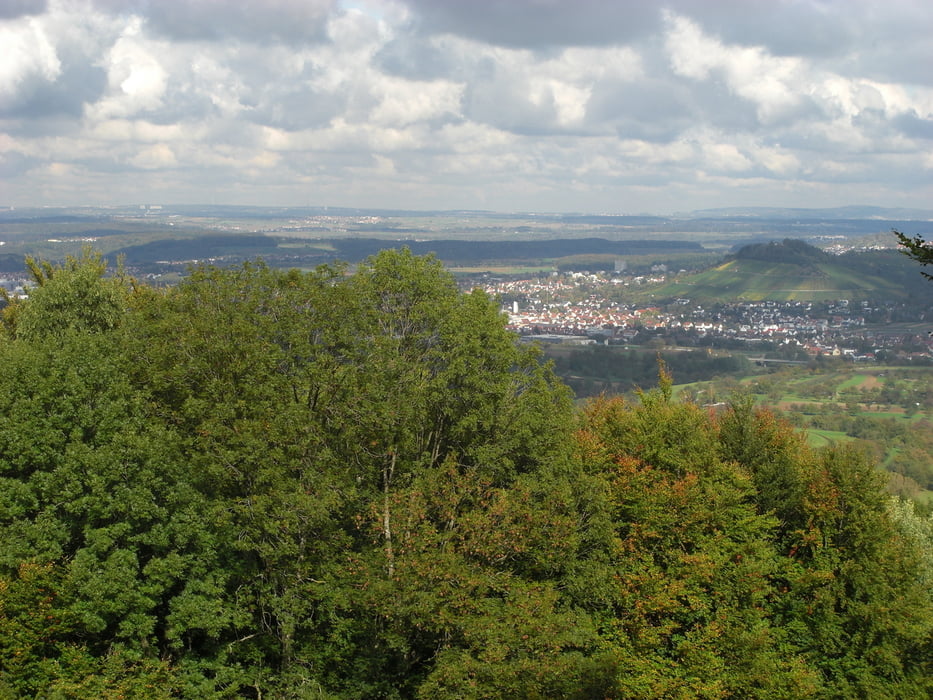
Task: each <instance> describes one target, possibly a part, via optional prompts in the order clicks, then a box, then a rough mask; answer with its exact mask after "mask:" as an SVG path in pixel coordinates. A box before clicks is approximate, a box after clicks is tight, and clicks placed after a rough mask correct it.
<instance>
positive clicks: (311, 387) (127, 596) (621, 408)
mask: <svg viewBox="0 0 933 700" xmlns="http://www.w3.org/2000/svg"><path fill="white" fill-rule="evenodd" d="M31 270H32V272H33V276H34V277H35V282H36V283H35V285H34V287H33V288H32V289H31V290H30V294H29V298H28V299H27V300H13V301H12V302H11V303H10V304H9V305H8V306H7V307H6V308H5V309H4V311H3V333H4V337H3V340H2V342H0V404H2V405H0V408H2V412H3V417H4V420H3V422H2V424H0V698H6V697H10V698H14V697H38V696H41V697H69V698H71V697H74V698H102V697H103V698H116V697H139V698H169V697H182V698H198V699H201V698H447V697H449V698H498V697H509V698H593V697H600V698H602V697H605V698H673V697H676V698H762V699H764V698H786V697H795V698H798V697H799V698H805V697H811V698H849V697H851V698H856V697H871V698H908V697H929V696H930V694H931V692H933V682H931V680H930V679H931V678H933V667H931V652H933V608H931V603H933V601H931V590H933V586H931V583H933V558H931V556H930V551H931V547H933V521H930V520H929V519H928V518H926V519H925V518H921V517H919V516H918V515H917V514H916V513H915V512H914V511H913V509H912V507H911V505H910V504H909V503H907V502H900V501H896V500H891V499H890V498H889V497H888V496H886V495H884V492H883V490H882V488H881V483H880V482H879V477H878V474H877V471H876V469H875V468H874V466H873V465H872V464H870V463H868V462H867V461H866V459H865V458H864V457H863V456H861V455H860V454H858V453H855V452H850V451H846V450H844V449H836V450H830V451H826V452H821V453H815V452H812V451H810V450H808V449H807V447H806V446H805V445H804V444H803V442H802V441H801V440H800V439H799V437H798V436H797V435H796V434H795V433H794V431H793V430H792V429H791V428H790V427H789V426H787V425H784V424H782V423H781V422H780V421H778V420H776V419H775V418H774V417H773V416H772V415H770V414H769V413H767V412H763V411H758V410H756V409H755V408H754V407H753V406H752V405H751V404H750V403H749V402H747V401H742V400H736V401H735V402H734V403H733V404H732V406H731V407H730V408H729V409H728V410H726V411H724V412H721V413H710V412H708V411H707V410H706V409H703V408H701V407H699V406H697V405H695V404H692V403H682V402H678V401H675V400H674V399H673V398H672V396H671V380H670V377H669V376H668V375H667V374H666V373H665V372H664V371H663V368H662V373H661V383H660V387H659V388H658V389H656V390H653V391H650V392H647V393H643V394H641V397H640V399H639V400H638V401H634V402H626V401H623V400H621V399H600V400H597V401H595V402H593V403H591V404H589V405H588V406H587V407H586V408H585V409H583V410H582V411H579V410H576V409H575V408H574V406H573V403H572V402H571V400H570V394H569V392H568V390H567V389H566V387H564V386H563V385H561V384H560V382H559V381H558V380H557V379H556V378H555V376H554V374H553V372H552V370H551V369H550V367H549V366H547V365H546V364H544V363H542V362H541V360H540V358H539V356H538V355H537V354H536V351H535V350H534V349H531V348H528V347H525V346H522V345H520V344H518V343H517V342H516V341H515V338H514V337H513V336H512V335H511V334H510V333H509V332H508V330H507V329H506V325H505V319H504V318H503V316H502V315H501V314H500V313H499V310H498V305H497V304H496V303H495V301H494V300H493V299H491V298H489V297H488V296H487V295H485V294H484V293H481V292H478V291H475V292H472V293H470V294H462V293H460V292H459V291H458V290H457V286H456V284H455V283H454V281H453V279H452V278H451V276H450V275H449V274H447V273H446V272H445V271H444V270H443V268H442V266H441V265H440V263H439V262H438V261H437V260H436V259H434V258H431V257H426V258H422V257H416V256H414V255H412V254H411V253H410V252H408V251H405V250H403V251H385V252H382V253H379V254H378V255H376V256H374V257H372V258H370V259H369V261H368V262H367V263H365V264H363V265H360V266H359V267H358V268H357V269H355V270H354V271H353V272H352V273H351V272H349V271H348V270H346V269H344V268H342V267H339V266H325V267H321V268H318V269H317V270H315V271H312V272H299V271H294V270H293V271H287V272H286V271H277V270H272V269H269V268H267V267H265V266H264V265H262V264H261V263H252V264H246V265H243V266H240V267H237V268H231V269H217V268H211V267H199V268H197V269H194V270H192V272H191V274H190V276H189V277H188V278H187V279H186V280H185V281H184V282H183V283H182V284H180V285H178V286H177V287H173V288H169V289H156V288H153V287H149V286H146V285H141V284H139V283H137V282H135V281H134V280H132V279H129V278H128V277H126V276H125V275H123V274H121V273H120V272H119V271H117V273H116V274H112V275H108V274H107V271H106V265H105V264H104V263H103V261H102V259H101V258H100V256H98V255H95V254H93V253H90V252H88V253H86V254H85V255H83V256H82V257H81V258H78V259H70V260H68V261H67V262H66V263H65V264H64V265H61V266H53V265H48V264H42V263H38V262H35V261H33V262H32V264H31Z"/></svg>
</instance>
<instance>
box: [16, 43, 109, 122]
mask: <svg viewBox="0 0 933 700" xmlns="http://www.w3.org/2000/svg"><path fill="white" fill-rule="evenodd" d="M91 61H92V59H90V58H88V57H84V56H75V55H73V54H72V53H71V52H70V51H68V50H65V51H63V52H62V54H61V62H62V70H61V73H60V74H59V75H58V77H57V78H56V79H55V80H54V81H53V82H49V81H48V80H47V79H46V78H44V77H42V76H38V75H33V76H30V77H29V79H28V80H26V81H24V82H22V83H21V84H20V85H19V87H18V89H17V92H16V94H15V96H14V97H13V98H12V99H10V100H8V101H6V102H5V103H2V104H0V116H2V117H10V118H20V119H26V120H36V119H46V118H49V117H59V116H70V117H73V118H77V117H80V116H81V112H82V110H83V108H84V105H85V104H87V103H91V102H94V101H96V100H97V99H99V98H100V97H101V96H102V95H103V94H104V91H105V90H106V88H107V74H106V71H104V70H103V69H102V68H100V67H99V66H95V65H93V64H92V62H91Z"/></svg>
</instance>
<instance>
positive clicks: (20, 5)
mask: <svg viewBox="0 0 933 700" xmlns="http://www.w3.org/2000/svg"><path fill="white" fill-rule="evenodd" d="M47 6H48V1H47V0H3V2H0V19H14V18H16V17H22V16H23V15H41V14H42V13H43V12H45V10H46V8H47Z"/></svg>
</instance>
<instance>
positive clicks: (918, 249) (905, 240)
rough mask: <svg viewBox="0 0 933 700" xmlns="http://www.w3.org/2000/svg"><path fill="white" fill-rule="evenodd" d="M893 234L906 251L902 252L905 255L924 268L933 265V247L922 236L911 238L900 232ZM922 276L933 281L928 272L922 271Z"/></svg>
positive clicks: (932, 276)
mask: <svg viewBox="0 0 933 700" xmlns="http://www.w3.org/2000/svg"><path fill="white" fill-rule="evenodd" d="M893 233H894V235H895V237H897V240H898V242H899V243H900V244H901V246H903V248H904V250H903V251H902V252H903V253H904V254H905V255H907V256H908V257H909V258H911V259H913V260H916V261H917V262H918V263H920V265H921V266H923V267H926V266H927V265H930V264H933V247H930V244H929V242H928V241H926V240H924V238H923V237H922V236H920V235H917V236H914V237H913V238H911V237H910V236H908V235H906V234H904V233H901V232H900V231H893ZM920 274H922V275H923V276H924V277H926V278H927V279H933V275H931V274H929V273H928V272H923V271H921V273H920Z"/></svg>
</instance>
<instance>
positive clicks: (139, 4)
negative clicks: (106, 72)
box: [98, 0, 338, 43]
mask: <svg viewBox="0 0 933 700" xmlns="http://www.w3.org/2000/svg"><path fill="white" fill-rule="evenodd" d="M98 5H99V6H100V7H103V8H105V9H109V10H110V11H113V12H127V11H130V12H135V13H138V14H140V15H141V16H143V17H145V18H146V20H147V24H148V27H149V28H150V29H151V31H153V32H154V33H155V34H158V35H161V36H164V37H168V38H172V39H178V40H181V41H192V40H207V41H212V40H221V39H229V38H236V39H240V40H243V41H249V42H264V41H269V40H274V41H281V42H285V43H300V42H304V41H319V40H322V39H324V38H325V30H326V25H327V20H328V18H329V17H330V16H331V15H332V14H333V13H335V12H337V11H338V10H337V0H237V1H236V2H231V1H230V0H98Z"/></svg>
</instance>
